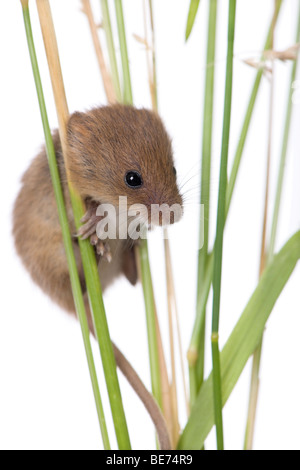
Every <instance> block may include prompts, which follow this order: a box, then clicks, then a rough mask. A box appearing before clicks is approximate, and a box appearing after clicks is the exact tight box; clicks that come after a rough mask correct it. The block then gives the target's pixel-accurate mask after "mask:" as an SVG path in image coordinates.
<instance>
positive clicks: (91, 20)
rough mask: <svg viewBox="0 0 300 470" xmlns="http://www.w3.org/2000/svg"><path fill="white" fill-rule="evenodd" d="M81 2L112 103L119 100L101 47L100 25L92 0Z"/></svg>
mask: <svg viewBox="0 0 300 470" xmlns="http://www.w3.org/2000/svg"><path fill="white" fill-rule="evenodd" d="M81 3H82V11H83V13H84V14H85V15H86V17H87V19H88V22H89V27H90V30H91V35H92V40H93V44H94V49H95V53H96V57H97V61H98V64H99V68H100V73H101V76H102V81H103V86H104V90H105V94H106V97H107V101H108V102H109V103H110V104H112V103H115V102H116V101H117V97H116V94H115V90H114V87H113V83H112V79H111V75H110V73H109V71H108V69H107V66H106V64H105V60H104V56H103V52H102V47H101V44H100V39H99V35H98V28H99V26H98V25H97V24H96V23H95V20H94V15H93V11H92V7H91V3H90V0H81Z"/></svg>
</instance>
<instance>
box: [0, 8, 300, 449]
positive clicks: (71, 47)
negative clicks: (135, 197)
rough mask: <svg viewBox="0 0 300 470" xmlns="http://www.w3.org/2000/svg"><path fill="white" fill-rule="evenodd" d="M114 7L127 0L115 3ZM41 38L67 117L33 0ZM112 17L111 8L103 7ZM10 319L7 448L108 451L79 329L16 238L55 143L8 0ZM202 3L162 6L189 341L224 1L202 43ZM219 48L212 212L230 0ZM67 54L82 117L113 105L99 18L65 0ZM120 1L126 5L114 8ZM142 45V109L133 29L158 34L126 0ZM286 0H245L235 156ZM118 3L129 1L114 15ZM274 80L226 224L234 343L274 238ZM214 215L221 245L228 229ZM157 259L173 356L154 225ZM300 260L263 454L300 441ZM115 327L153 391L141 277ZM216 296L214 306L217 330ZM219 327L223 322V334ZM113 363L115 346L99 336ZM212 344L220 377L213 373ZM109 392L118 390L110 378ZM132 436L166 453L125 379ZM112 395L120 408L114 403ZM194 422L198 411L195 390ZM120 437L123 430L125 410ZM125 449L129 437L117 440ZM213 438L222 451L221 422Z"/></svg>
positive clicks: (6, 279) (136, 443)
mask: <svg viewBox="0 0 300 470" xmlns="http://www.w3.org/2000/svg"><path fill="white" fill-rule="evenodd" d="M111 3H112V2H111ZM298 3H299V2H298V0H284V6H283V8H282V13H281V14H280V19H279V22H278V28H277V29H276V48H277V49H285V48H286V47H288V46H290V45H291V44H293V43H294V38H295V28H296V20H297V11H298V8H297V7H298ZM30 4H31V7H32V8H31V14H32V25H33V32H34V37H35V40H36V46H37V55H38V59H39V64H40V69H41V76H42V81H43V85H44V91H45V96H46V103H47V108H48V113H49V120H50V124H51V127H52V128H55V127H56V126H57V119H56V115H55V108H54V103H53V98H52V92H51V87H50V82H49V77H48V71H47V66H46V59H45V55H44V50H43V44H42V39H41V33H40V29H39V23H38V19H37V14H36V9H35V2H33V1H31V2H30ZM92 4H93V7H94V11H95V16H96V18H97V20H99V21H100V17H101V15H100V6H99V5H100V2H98V1H97V0H96V1H94V2H93V3H92ZM1 5H2V14H1V19H0V35H1V37H0V44H1V49H0V54H1V78H0V80H1V87H0V98H1V99H0V104H1V105H0V106H1V108H0V111H1V113H0V119H1V126H0V129H1V165H2V171H1V184H0V188H1V201H2V207H1V219H2V228H1V247H2V249H1V253H2V255H1V270H0V273H1V286H2V289H1V299H2V302H1V316H0V447H1V448H3V449H99V448H101V447H102V444H101V437H100V432H99V429H98V422H97V416H96V412H95V406H94V402H93V394H92V389H91V385H90V379H89V374H88V369H87V364H86V359H85V354H84V349H83V345H82V339H81V333H80V328H79V324H78V323H77V321H75V319H73V318H72V317H71V316H68V315H66V314H65V313H64V312H62V311H61V310H60V309H59V308H58V307H57V306H56V305H54V304H53V303H52V302H51V301H50V300H49V299H48V298H47V297H46V296H44V294H43V293H42V292H41V291H40V290H39V288H38V287H36V286H35V285H34V284H33V283H32V281H31V279H30V278H29V276H28V274H27V273H26V271H25V270H24V268H23V266H22V264H21V262H20V260H19V259H18V258H17V256H16V254H15V251H14V246H13V240H12V237H11V213H12V207H13V203H14V199H15V197H16V195H17V192H18V189H19V185H20V178H21V175H22V174H23V172H24V170H25V169H26V168H27V167H28V165H29V162H30V161H31V159H32V157H33V156H34V155H35V154H36V153H37V151H38V149H39V147H40V145H41V144H42V142H43V131H42V126H41V121H40V114H39V109H38V104H37V98H36V92H35V88H34V83H33V77H32V72H31V66H30V62H29V56H28V51H27V45H26V40H25V32H24V26H23V19H22V13H21V7H20V4H19V2H18V1H17V0H16V1H4V0H2V1H1ZM188 5H189V1H187V0H185V1H184V0H181V1H180V0H163V1H158V0H156V1H154V13H155V24H156V40H157V45H158V47H157V68H158V86H159V89H158V91H159V109H160V113H161V115H162V117H163V119H164V122H165V124H166V127H167V129H168V130H169V133H170V134H171V136H172V139H173V144H174V155H175V159H176V163H177V170H178V175H179V181H183V180H185V179H188V178H189V177H192V179H191V180H190V182H189V184H188V185H187V187H190V188H192V189H191V192H190V196H189V204H188V205H187V208H186V218H185V220H184V221H182V223H181V224H178V226H177V227H174V228H172V230H171V248H172V256H173V265H174V273H175V281H176V288H177V298H178V306H179V313H180V323H181V333H182V340H183V345H184V350H185V351H186V350H187V348H188V343H189V339H190V334H191V330H192V325H193V320H194V315H195V292H196V263H197V239H198V220H197V213H195V212H193V210H192V203H197V201H198V193H199V178H198V172H199V169H200V158H201V155H200V153H201V152H200V149H201V129H202V109H203V87H204V74H205V67H204V63H205V50H206V45H205V38H206V25H207V13H208V8H207V7H208V1H207V0H202V2H201V5H200V11H199V14H198V17H197V20H196V24H195V27H194V30H193V33H192V35H191V37H190V40H189V41H188V43H185V41H184V30H185V23H186V18H187V12H188ZM219 5H220V11H219V17H218V27H217V31H218V42H217V51H216V64H215V65H216V100H215V128H214V140H213V151H212V160H213V164H212V166H213V168H212V177H211V193H212V194H211V196H212V203H211V214H212V220H214V219H215V213H216V200H217V192H218V166H219V163H218V162H219V156H220V144H221V130H222V129H221V123H222V114H223V93H224V68H225V59H226V22H227V8H228V2H227V1H226V0H220V1H219ZM51 6H52V9H53V16H54V21H55V26H56V31H57V38H58V44H59V49H60V55H61V63H62V68H63V74H64V79H65V86H66V90H67V98H68V103H69V108H70V111H74V110H84V109H87V108H89V107H91V106H94V105H99V104H104V103H105V95H104V92H103V88H102V82H101V77H100V74H99V70H98V68H97V63H96V60H95V56H94V50H93V46H92V43H91V38H90V32H89V29H88V27H87V20H86V18H85V16H84V15H83V14H82V13H81V12H80V2H79V0H64V1H59V0H52V2H51ZM112 6H113V5H112ZM123 6H124V11H125V21H126V28H127V37H128V41H129V54H130V63H131V72H132V82H133V90H134V100H135V104H136V105H137V106H150V99H149V92H148V87H147V75H146V73H147V72H146V62H145V53H144V50H143V47H142V45H141V44H139V43H137V42H136V41H135V40H134V39H133V36H132V35H133V33H136V34H139V35H140V36H143V16H142V8H141V6H142V2H141V0H130V1H129V0H124V2H123ZM272 8H273V1H271V0H270V1H269V0H263V1H262V0H260V1H259V0H252V1H250V0H248V1H246V0H239V1H238V2H237V23H236V24H237V26H236V43H235V60H234V83H233V106H232V128H231V140H230V149H229V165H231V162H232V158H233V154H234V151H235V148H236V145H237V139H238V136H239V132H240V128H241V122H242V119H243V116H244V112H245V109H246V105H247V102H248V96H249V92H250V89H251V87H252V83H253V80H254V77H255V71H254V70H253V69H251V68H250V67H248V66H246V65H245V64H243V62H242V60H241V59H243V58H249V57H258V56H259V52H260V50H261V48H262V45H263V43H264V41H265V35H266V31H267V28H268V25H269V22H270V18H271V14H272ZM112 11H113V10H112ZM290 67H291V64H289V63H286V64H284V63H278V64H276V71H275V73H276V75H275V87H276V88H275V104H274V132H273V145H272V149H273V163H272V173H271V176H272V178H271V201H273V196H274V187H275V181H276V174H277V168H278V160H279V156H280V147H281V139H282V129H283V120H284V113H285V106H286V100H287V93H288V80H289V75H290ZM268 92H269V84H268V82H267V80H266V79H265V78H264V79H263V83H262V86H261V89H260V92H259V100H258V103H257V104H256V107H255V113H254V116H253V120H252V124H251V127H250V133H249V136H248V139H247V142H246V147H245V152H244V156H243V161H242V165H241V169H240V172H239V175H238V181H237V185H236V189H235V193H234V197H233V203H232V207H231V211H230V215H229V218H228V223H227V225H226V231H225V240H224V251H225V252H224V266H223V284H222V304H221V320H220V342H221V346H222V345H223V344H224V343H225V341H226V339H227V338H228V336H229V334H230V331H231V330H232V328H233V326H234V324H235V322H236V321H237V319H238V318H239V316H240V314H241V312H242V310H243V308H244V306H245V305H246V303H247V301H248V299H249V297H250V295H251V293H252V292H253V290H254V288H255V286H256V283H257V278H258V266H259V248H260V238H261V230H262V207H263V197H264V185H265V167H266V150H267V129H268V96H269V93H268ZM298 101H299V102H298V104H297V103H296V104H295V105H294V106H293V123H292V134H291V138H290V145H289V149H288V155H287V166H286V177H285V184H284V197H283V204H282V210H281V214H280V223H279V233H278V240H277V248H279V247H280V246H282V245H283V243H284V242H285V241H286V240H287V239H288V237H289V236H290V235H292V234H293V233H294V232H295V231H296V230H297V229H298V228H299V223H300V215H299V214H300V211H299V170H300V164H299V151H298V149H299V118H300V98H299V100H298ZM214 225H215V224H214V223H212V224H211V228H210V232H211V239H210V243H211V242H212V240H213V237H214ZM150 252H151V253H150V254H151V264H152V270H153V279H154V283H155V295H156V299H157V305H158V312H159V319H160V322H161V327H162V332H163V336H164V338H165V349H166V354H167V357H169V354H168V339H167V313H166V299H165V281H164V275H163V274H164V264H163V250H162V240H161V236H160V232H159V231H157V232H156V233H154V234H152V235H151V238H150ZM299 282H300V271H299V266H298V267H297V268H296V270H295V272H294V273H293V275H292V277H291V279H290V282H289V283H288V285H287V287H286V288H285V289H284V291H283V293H282V295H281V297H280V299H279V301H278V302H277V304H276V306H275V308H274V311H273V312H272V315H271V317H270V320H269V321H268V323H267V328H266V334H265V341H264V346H263V356H262V367H261V387H260V396H259V404H258V414H257V428H256V434H255V441H254V447H255V449H299V448H300V433H299V426H298V423H299V420H300V404H299V396H300V379H299V375H300V374H299V367H298V364H299V357H300V343H299V327H300V321H299V317H300V315H299V307H300V301H299ZM105 306H106V310H107V314H108V321H109V327H110V332H111V336H112V338H113V339H114V341H115V342H116V343H117V344H118V346H119V347H120V348H121V349H122V351H123V352H124V353H125V354H126V356H127V357H128V359H129V360H130V361H131V362H132V363H133V365H134V366H135V368H136V370H137V371H138V373H139V374H140V375H141V377H142V378H143V380H144V381H145V383H146V384H147V386H148V387H150V378H149V367H148V358H147V341H146V328H145V315H144V306H143V297H142V293H141V287H140V286H138V287H136V288H133V287H131V286H130V285H129V284H128V283H127V282H126V281H125V280H119V281H118V282H116V283H115V284H114V285H113V286H112V287H111V288H110V290H108V291H107V292H106V293H105ZM210 311H211V303H210V302H209V309H208V313H209V317H208V321H207V325H208V329H209V328H210ZM208 335H209V331H208ZM93 348H94V352H95V358H96V361H97V366H98V369H101V367H100V361H99V354H98V349H97V346H96V344H95V343H94V342H93ZM210 363H211V361H210V345H209V342H207V366H206V374H208V373H209V370H210ZM249 366H250V364H249V363H248V365H247V367H246V368H245V371H244V372H243V374H242V376H241V379H240V380H239V382H238V385H237V386H236V388H235V390H234V392H233V394H232V396H231V397H230V399H229V401H228V403H227V405H226V406H225V409H224V433H225V447H226V448H227V449H240V448H242V445H243V437H244V428H245V420H246V410H247V399H248V386H249V374H250V367H249ZM100 377H101V389H102V390H103V388H104V387H103V384H104V383H103V378H102V375H101V374H100ZM120 381H121V388H122V393H123V399H124V405H125V409H126V414H127V418H128V425H129V432H130V435H131V440H132V446H133V448H135V449H147V448H149V449H150V448H154V446H155V440H154V432H153V428H152V424H151V422H150V420H149V418H148V417H147V415H146V413H145V412H144V409H143V406H142V405H141V404H140V403H139V402H138V400H137V399H136V397H135V395H134V393H133V392H132V391H131V390H130V388H129V386H128V385H127V383H126V382H125V381H124V379H123V377H120ZM103 395H104V402H105V408H106V409H108V404H107V398H106V396H105V393H104V392H103ZM180 402H181V406H180V408H181V409H180V422H181V426H182V427H183V426H184V424H185V421H186V416H185V411H184V406H183V396H182V390H181V388H180ZM107 415H108V420H109V428H110V431H111V432H110V434H111V435H113V432H112V426H111V421H110V418H109V413H107ZM112 445H113V446H115V441H114V438H112ZM207 448H208V449H214V448H215V432H214V429H213V430H212V432H211V433H210V436H209V438H208V440H207Z"/></svg>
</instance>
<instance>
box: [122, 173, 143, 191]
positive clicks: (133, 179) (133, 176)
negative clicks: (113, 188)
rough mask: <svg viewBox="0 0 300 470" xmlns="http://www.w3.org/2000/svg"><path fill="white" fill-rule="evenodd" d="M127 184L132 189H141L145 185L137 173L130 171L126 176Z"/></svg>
mask: <svg viewBox="0 0 300 470" xmlns="http://www.w3.org/2000/svg"><path fill="white" fill-rule="evenodd" d="M125 183H126V184H127V186H129V187H130V188H140V187H141V186H142V184H143V180H142V177H141V175H140V174H139V173H138V172H137V171H128V172H127V173H126V175H125Z"/></svg>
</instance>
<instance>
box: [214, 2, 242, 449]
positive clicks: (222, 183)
mask: <svg viewBox="0 0 300 470" xmlns="http://www.w3.org/2000/svg"><path fill="white" fill-rule="evenodd" d="M235 12H236V0H230V2H229V15H228V46H227V64H226V82H225V102H224V116H223V135H222V151H221V163H220V179H219V197H218V213H217V231H216V242H215V250H214V251H215V253H214V269H213V280H212V282H213V312H212V335H211V341H212V362H213V392H214V409H215V422H216V433H217V446H218V450H222V449H223V447H224V442H223V420H222V380H221V372H220V357H219V342H218V341H219V316H220V298H221V278H222V257H223V234H224V226H225V219H226V214H225V196H226V187H227V162H228V147H229V135H230V118H231V96H232V79H233V47H234V32H235Z"/></svg>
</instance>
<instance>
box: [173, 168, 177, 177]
mask: <svg viewBox="0 0 300 470" xmlns="http://www.w3.org/2000/svg"><path fill="white" fill-rule="evenodd" d="M173 173H174V175H175V176H176V175H177V171H176V168H175V166H173Z"/></svg>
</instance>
